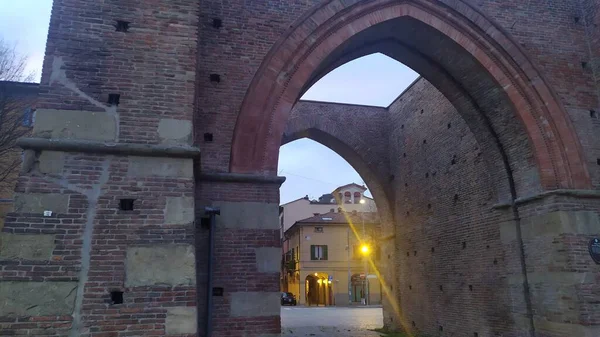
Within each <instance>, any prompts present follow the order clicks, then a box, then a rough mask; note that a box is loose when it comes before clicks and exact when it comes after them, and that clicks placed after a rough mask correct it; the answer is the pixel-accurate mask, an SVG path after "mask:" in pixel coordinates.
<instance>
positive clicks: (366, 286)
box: [282, 212, 381, 306]
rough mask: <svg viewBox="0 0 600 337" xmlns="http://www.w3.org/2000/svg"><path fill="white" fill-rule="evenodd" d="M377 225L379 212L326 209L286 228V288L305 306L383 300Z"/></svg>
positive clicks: (379, 302) (284, 272)
mask: <svg viewBox="0 0 600 337" xmlns="http://www.w3.org/2000/svg"><path fill="white" fill-rule="evenodd" d="M378 227H379V224H378V221H377V218H376V214H375V213H357V212H353V213H326V214H321V215H315V216H313V217H311V218H308V219H304V220H300V221H297V222H296V223H295V224H294V225H293V226H291V227H290V228H289V229H288V230H287V231H286V232H285V238H284V247H286V249H287V252H286V254H284V257H283V270H282V273H283V280H284V284H283V288H284V289H283V291H287V292H291V293H293V294H294V295H295V296H296V299H297V301H298V304H300V305H320V306H333V305H335V306H348V305H364V304H369V305H378V304H381V285H380V282H379V279H378V277H377V265H378V263H377V262H378V261H379V258H380V256H379V255H380V254H379V248H378V246H377V244H376V237H377V230H378ZM361 248H362V249H361ZM363 250H364V251H363Z"/></svg>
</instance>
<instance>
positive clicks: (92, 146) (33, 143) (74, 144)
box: [17, 138, 200, 158]
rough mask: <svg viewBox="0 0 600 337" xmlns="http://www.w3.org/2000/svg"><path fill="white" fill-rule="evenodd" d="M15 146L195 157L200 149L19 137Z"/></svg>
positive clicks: (83, 151) (145, 155)
mask: <svg viewBox="0 0 600 337" xmlns="http://www.w3.org/2000/svg"><path fill="white" fill-rule="evenodd" d="M17 146H19V147H21V148H23V149H25V150H38V151H44V150H45V151H63V152H82V153H99V154H118V155H132V156H141V157H176V158H196V157H199V156H200V149H198V148H197V147H193V146H175V145H153V144H127V143H109V142H96V141H86V140H73V139H45V138H21V139H19V140H18V141H17Z"/></svg>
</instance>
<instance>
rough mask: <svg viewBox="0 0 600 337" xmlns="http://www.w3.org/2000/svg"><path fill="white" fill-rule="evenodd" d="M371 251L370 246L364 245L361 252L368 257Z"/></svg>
mask: <svg viewBox="0 0 600 337" xmlns="http://www.w3.org/2000/svg"><path fill="white" fill-rule="evenodd" d="M369 250H370V249H369V246H367V245H362V246H361V247H360V251H361V252H362V253H363V254H364V255H367V254H369Z"/></svg>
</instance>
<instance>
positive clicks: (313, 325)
mask: <svg viewBox="0 0 600 337" xmlns="http://www.w3.org/2000/svg"><path fill="white" fill-rule="evenodd" d="M281 325H282V330H283V334H282V335H283V336H311V337H378V336H379V334H378V333H376V332H374V331H370V329H375V328H381V327H382V326H383V314H382V309H381V308H333V307H329V308H316V307H314V308H305V307H283V308H281Z"/></svg>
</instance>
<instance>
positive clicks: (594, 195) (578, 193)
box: [492, 189, 600, 209]
mask: <svg viewBox="0 0 600 337" xmlns="http://www.w3.org/2000/svg"><path fill="white" fill-rule="evenodd" d="M554 195H560V196H567V197H575V198H584V199H600V191H596V190H568V189H561V190H553V191H546V192H541V193H538V194H534V195H529V196H525V197H521V198H518V199H516V200H515V202H514V203H515V204H516V205H521V204H526V203H528V202H531V201H536V200H540V199H544V198H547V197H550V196H554ZM511 206H512V203H511V202H510V201H504V202H499V203H497V204H495V205H494V206H492V208H494V209H502V208H509V207H511Z"/></svg>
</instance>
